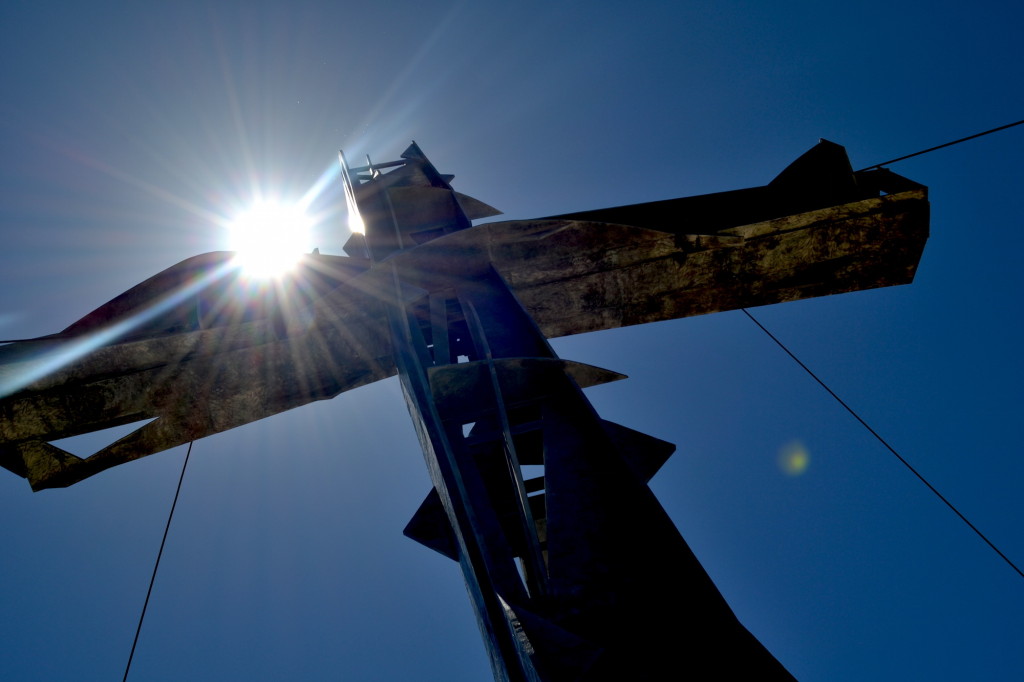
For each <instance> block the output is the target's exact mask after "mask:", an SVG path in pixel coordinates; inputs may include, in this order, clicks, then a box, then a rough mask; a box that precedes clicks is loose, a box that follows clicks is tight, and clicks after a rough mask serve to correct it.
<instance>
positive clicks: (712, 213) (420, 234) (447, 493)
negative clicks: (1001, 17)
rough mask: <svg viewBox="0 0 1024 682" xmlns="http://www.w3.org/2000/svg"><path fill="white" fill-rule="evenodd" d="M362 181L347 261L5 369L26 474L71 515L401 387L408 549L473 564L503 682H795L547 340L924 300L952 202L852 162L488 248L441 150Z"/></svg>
mask: <svg viewBox="0 0 1024 682" xmlns="http://www.w3.org/2000/svg"><path fill="white" fill-rule="evenodd" d="M342 177H343V180H344V183H345V190H346V196H347V198H348V202H349V211H350V213H351V215H352V216H354V217H359V218H361V220H362V223H363V225H364V226H365V232H364V233H361V234H360V233H357V234H354V235H353V237H352V238H351V239H350V240H349V242H348V243H347V244H346V246H345V251H346V253H347V254H348V256H347V257H341V256H328V255H322V254H319V253H317V252H314V253H313V254H310V255H308V256H305V257H304V259H303V261H302V263H301V264H300V267H298V268H297V269H296V271H295V272H294V273H292V274H291V275H289V276H288V278H286V279H285V280H283V282H282V283H281V286H278V287H272V288H269V290H267V289H266V288H251V287H248V286H246V283H245V281H244V278H242V277H241V276H240V275H239V273H238V271H237V268H236V267H234V265H233V262H232V254H230V253H226V252H218V253H210V254H204V255H200V256H196V257H193V258H190V259H188V260H185V261H183V262H181V263H179V264H177V265H175V266H173V267H171V268H169V269H167V270H165V271H163V272H161V273H159V274H157V275H155V276H154V277H152V278H150V279H148V280H146V281H144V282H142V283H141V284H139V285H137V286H135V287H134V288H132V289H130V290H128V291H127V292H125V293H123V294H121V295H120V296H118V297H117V298H115V299H113V300H112V301H110V302H108V303H106V304H105V305H103V306H101V307H100V308H98V309H97V310H95V311H93V312H92V313H90V314H89V315H87V316H86V317H84V318H83V319H81V320H79V321H78V322H75V323H74V324H72V325H71V326H70V327H68V328H67V329H65V330H64V331H62V332H59V333H57V334H52V335H50V336H46V337H41V338H38V339H29V340H24V341H18V342H13V343H8V344H7V345H3V346H0V465H2V466H4V467H5V468H7V469H9V470H10V471H12V472H14V473H16V474H18V475H21V476H24V477H26V478H27V479H28V480H29V483H30V484H31V485H32V488H33V490H40V489H43V488H53V487H63V486H67V485H70V484H72V483H75V482H77V481H80V480H82V479H84V478H86V477H88V476H91V475H93V474H96V473H98V472H100V471H103V470H104V469H107V468H109V467H112V466H115V465H117V464H121V463H124V462H127V461H130V460H133V459H138V458H140V457H144V456H146V455H149V454H152V453H155V452H159V451H161V450H166V449H168V448H171V447H174V446H177V445H180V444H183V443H187V442H189V441H192V440H195V439H198V438H202V437H204V436H207V435H210V434H212V433H217V432H219V431H224V430H227V429H230V428H233V427H236V426H240V425H242V424H245V423H248V422H251V421H255V420H257V419H262V418H263V417H267V416H270V415H273V414H276V413H278V412H282V411H284V410H287V409H290V408H293V407H298V406H300V405H303V404H306V403H309V402H311V401H313V400H321V399H327V398H332V397H334V396H336V395H338V394H339V393H341V392H343V391H346V390H349V389H351V388H355V387H357V386H361V385H364V384H367V383H370V382H373V381H377V380H379V379H383V378H386V377H389V376H392V375H394V374H398V375H399V377H400V379H401V385H402V388H403V391H404V394H405V397H406V401H407V404H408V407H409V412H410V414H411V415H412V419H413V423H414V425H415V428H416V432H417V434H418V436H419V440H420V443H421V445H422V448H423V454H424V457H425V458H426V462H427V468H428V470H429V472H430V477H431V480H432V482H433V485H434V488H433V490H431V491H430V494H429V495H427V498H426V499H425V500H424V502H423V504H422V505H421V506H420V508H419V510H418V511H417V512H416V514H415V515H414V517H413V519H412V520H411V521H410V523H409V525H408V526H407V528H406V529H405V534H406V535H408V536H409V537H410V538H412V539H414V540H416V541H418V542H420V543H422V544H424V545H426V546H427V547H430V548H431V549H434V550H436V551H438V552H440V553H441V554H444V555H445V556H447V557H450V558H451V559H453V560H455V561H457V562H458V563H459V565H460V567H461V569H462V574H463V577H464V579H465V582H466V586H467V588H468V591H469V595H470V599H471V601H472V604H473V608H474V611H475V613H476V617H477V621H478V623H479V626H480V630H481V632H482V634H483V639H484V642H485V644H486V646H487V649H488V653H489V655H490V660H491V665H492V669H493V672H494V677H495V679H496V680H507V681H515V682H519V681H544V682H554V681H568V680H580V681H584V680H585V681H587V682H596V681H605V680H607V681H612V680H616V681H618V680H650V679H669V678H671V679H684V678H690V677H692V678H693V679H726V678H728V679H744V680H745V679H757V680H769V679H782V680H787V679H792V677H791V676H790V674H789V673H788V672H787V671H786V670H785V668H784V667H783V666H782V665H781V664H780V663H779V662H778V661H776V660H775V658H774V657H773V656H772V655H771V654H770V653H769V652H768V651H767V650H766V649H765V648H764V647H763V646H762V645H761V644H760V643H759V642H758V641H757V640H756V639H755V638H754V637H753V636H752V635H751V634H750V633H749V632H748V631H747V630H746V629H745V628H744V627H743V625H741V624H740V622H739V621H738V620H737V619H736V617H735V615H734V614H733V613H732V611H731V609H730V608H729V606H728V605H727V604H726V602H725V600H724V599H723V598H722V596H721V594H720V593H719V592H718V590H717V588H716V587H715V585H714V583H713V582H712V580H711V579H710V578H709V577H708V575H707V573H706V572H705V571H704V569H703V568H702V567H701V565H700V563H699V562H698V561H697V559H696V558H695V556H694V555H693V553H692V552H691V551H690V549H689V547H688V546H687V544H686V542H685V541H684V540H683V538H682V537H681V536H680V534H679V532H678V531H677V530H676V528H675V526H674V525H673V523H672V522H671V520H670V519H669V517H668V515H667V514H666V513H665V511H664V510H663V509H662V507H661V505H660V504H659V503H658V501H657V500H656V499H655V497H654V495H653V494H652V492H651V491H650V489H649V488H648V486H647V482H648V481H649V480H650V479H651V477H652V476H653V475H654V474H655V473H656V472H657V471H658V469H659V468H660V467H661V465H662V464H663V463H664V462H665V461H666V460H667V458H668V457H669V455H671V454H672V452H673V450H674V449H675V448H674V446H673V445H671V444H670V443H666V442H664V441H661V440H658V439H657V438H654V437H652V436H648V435H645V434H642V433H639V432H637V431H633V430H631V429H629V428H627V427H625V426H620V425H618V424H614V423H612V422H609V421H606V420H604V419H602V418H601V417H600V416H599V415H598V414H597V413H596V412H595V411H594V408H593V407H592V406H591V404H590V403H589V402H588V400H587V399H586V397H585V396H584V394H583V391H582V390H581V389H584V388H586V387H588V386H593V385H596V384H601V383H605V382H609V381H614V380H617V379H621V378H623V377H622V375H620V374H617V373H615V372H612V371H609V370H605V369H599V368H596V367H592V366H588V365H584V364H580V363H576V362H572V361H570V360H563V359H560V358H559V357H558V356H557V355H556V354H555V352H554V351H553V350H552V348H551V346H550V345H549V343H548V340H547V339H548V338H550V337H557V336H563V335H567V334H579V333H583V332H589V331H595V330H599V329H609V328H613V327H620V326H626V325H632V324H640V323H645V322H654V321H658V320H666V319H673V318H679V317H686V316H690V315H698V314H703V313H710V312H715V311H720V310H730V309H736V308H741V307H749V306H758V305H766V304H771V303H778V302H782V301H789V300H796V299H801V298H808V297H813V296H823V295H828V294H834V293H841V292H847V291H853V290H858V289H866V288H872V287H879V286H888V285H894V284H904V283H908V282H910V281H911V280H912V279H913V276H914V272H915V269H916V267H917V263H918V260H919V258H920V255H921V251H922V249H923V247H924V243H925V240H926V239H927V234H928V201H927V192H926V189H925V188H924V187H923V186H921V185H918V184H916V183H914V182H912V181H910V180H907V179H906V178H902V177H900V176H898V175H896V174H894V173H892V172H890V171H888V170H884V169H878V170H870V171H860V172H856V173H855V172H853V171H852V169H851V167H850V163H849V161H848V159H847V156H846V152H845V150H844V149H843V148H842V147H840V146H838V145H835V144H833V143H830V142H825V141H822V142H821V143H819V144H818V145H817V146H815V147H814V148H812V149H811V150H810V151H809V152H807V153H806V154H804V155H803V156H802V157H800V158H799V159H798V160H797V161H795V162H794V163H793V164H791V165H790V166H789V167H788V168H786V169H785V170H784V171H783V172H782V173H781V174H780V175H779V176H778V177H776V178H775V179H774V180H773V181H772V182H770V183H769V184H768V185H765V186H763V187H756V188H752V189H744V190H737V191H732V192H722V193H718V194H709V195H703V196H697V197H689V198H683V199H671V200H667V201H658V202H653V203H647V204H637V205H632V206H621V207H617V208H608V209H600V210H593V211H585V212H581V213H571V214H565V215H558V216H551V217H547V218H540V219H536V220H526V221H506V222H494V223H486V224H478V225H473V223H472V221H474V220H477V219H481V218H486V217H490V216H493V215H496V214H497V213H498V212H497V211H495V210H494V209H492V208H491V207H490V206H487V205H486V204H484V203H482V202H480V201H477V200H476V199H473V198H471V197H467V196H465V195H462V194H460V193H458V192H456V191H454V190H453V189H452V188H451V185H450V184H449V183H450V182H451V180H452V177H451V176H447V175H442V174H441V173H439V172H438V171H437V170H436V169H435V168H434V166H433V165H432V164H431V163H430V161H429V160H428V159H427V157H426V156H425V155H424V154H423V152H422V151H421V150H420V149H419V147H418V146H416V144H415V143H414V144H413V145H412V146H410V147H409V148H408V149H407V150H406V151H405V153H404V154H402V158H401V160H399V161H393V162H388V163H376V164H375V163H372V162H370V160H369V159H367V163H366V165H363V166H359V167H352V166H349V165H348V164H347V163H346V162H345V159H344V157H342ZM197 406H201V407H202V409H197ZM141 420H150V421H148V422H147V423H146V424H145V425H143V426H141V427H140V428H139V429H137V430H136V431H135V432H133V433H131V434H130V435H128V436H125V437H124V438H122V439H120V440H118V441H117V442H115V443H113V444H111V445H109V446H107V447H105V448H103V449H101V450H99V451H98V452H96V453H95V454H93V455H92V456H89V457H86V458H79V457H77V456H75V455H72V454H70V453H68V452H65V451H64V450H62V449H60V448H58V447H56V446H55V445H52V444H51V441H56V440H59V439H62V438H67V437H70V436H74V435H78V434H81V433H87V432H91V431H96V430H100V429H105V428H108V427H112V426H118V425H125V424H131V423H134V422H138V421H141Z"/></svg>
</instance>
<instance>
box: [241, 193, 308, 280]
mask: <svg viewBox="0 0 1024 682" xmlns="http://www.w3.org/2000/svg"><path fill="white" fill-rule="evenodd" d="M310 223H311V221H310V219H309V217H308V216H307V215H306V214H305V213H304V212H303V211H302V209H301V208H299V207H298V206H288V205H284V204H278V203H272V202H259V203H257V204H254V205H253V206H252V207H250V208H249V210H248V211H246V212H245V213H243V214H242V215H240V216H238V218H236V219H235V221H234V222H233V223H232V224H231V234H230V249H231V250H232V251H234V252H235V254H236V255H235V259H236V262H237V263H238V265H239V267H241V268H242V271H243V272H245V273H246V274H247V275H250V276H253V277H280V276H281V275H283V274H285V273H286V272H288V271H289V270H291V268H292V267H294V266H295V264H296V263H297V262H298V260H299V257H300V256H302V254H304V253H308V252H309V250H310V246H309V241H310Z"/></svg>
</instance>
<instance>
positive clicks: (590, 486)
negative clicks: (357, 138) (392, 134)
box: [342, 144, 792, 682]
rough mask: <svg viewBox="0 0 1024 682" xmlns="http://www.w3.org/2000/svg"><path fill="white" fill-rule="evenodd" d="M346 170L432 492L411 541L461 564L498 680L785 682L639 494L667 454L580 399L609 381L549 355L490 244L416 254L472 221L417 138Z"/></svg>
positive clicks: (647, 496) (654, 506)
mask: <svg viewBox="0 0 1024 682" xmlns="http://www.w3.org/2000/svg"><path fill="white" fill-rule="evenodd" d="M342 160H343V176H344V179H345V182H346V192H347V196H348V197H349V199H350V210H351V211H354V212H358V214H359V215H360V216H361V218H362V222H363V224H364V225H365V227H366V234H365V237H364V240H365V242H364V244H359V245H358V246H359V248H365V249H366V253H368V254H369V256H370V257H371V259H372V260H373V261H374V268H377V269H378V270H379V271H381V272H384V273H386V279H387V284H386V285H385V286H384V290H385V294H384V296H385V298H386V300H387V305H388V324H389V329H390V334H391V339H392V344H393V349H394V350H393V352H394V357H395V362H396V366H397V368H398V372H399V376H400V378H401V382H402V387H403V391H404V394H405V397H406V400H407V403H408V406H409V412H410V414H411V416H412V418H413V422H414V425H415V427H416V432H417V434H418V436H419V440H420V443H421V446H422V448H423V453H424V456H425V458H426V462H427V467H428V470H429V472H430V476H431V480H432V482H433V484H434V490H433V491H432V493H431V494H430V495H429V496H428V498H427V500H426V501H425V502H424V504H423V505H422V506H421V508H420V510H419V511H418V512H417V514H416V516H415V517H414V518H413V521H412V522H411V523H410V525H409V527H408V528H407V529H406V534H407V535H409V536H410V537H413V538H414V539H416V540H418V541H420V542H422V543H424V544H426V545H427V546H429V547H432V548H433V549H436V550H438V551H440V552H441V553H443V554H445V555H446V556H449V557H451V558H452V559H455V560H456V561H458V562H459V564H460V566H461V567H462V572H463V576H464V579H465V581H466V585H467V588H468V591H469V594H470V597H471V601H472V603H473V607H474V611H475V613H476V616H477V620H478V623H479V625H480V629H481V632H482V634H483V636H484V641H485V643H486V645H487V648H488V652H489V654H490V658H491V663H492V669H493V672H494V676H495V679H496V680H500V681H509V682H520V681H523V682H526V681H529V682H532V681H544V682H556V681H562V680H587V681H594V682H596V681H604V680H607V681H609V682H610V681H611V680H623V679H632V680H645V679H664V676H665V675H666V674H672V675H673V676H676V677H679V678H685V677H686V676H687V675H690V676H693V677H694V678H695V679H707V678H719V677H721V678H726V677H729V678H736V679H759V680H764V679H769V680H771V679H781V680H790V679H792V678H791V676H790V675H789V674H788V673H787V672H786V671H785V669H784V668H783V667H782V666H781V665H780V664H779V663H778V662H777V661H776V660H775V659H774V658H773V657H772V656H771V654H770V653H768V652H767V650H765V649H764V647H763V646H761V644H760V643H759V642H758V641H757V640H756V639H754V637H753V636H752V635H750V633H749V632H747V630H746V629H745V628H744V627H743V626H742V625H741V624H740V623H739V621H738V620H737V619H736V617H735V616H734V615H733V613H732V611H731V610H730V609H729V607H728V605H727V604H726V603H725V601H724V599H723V598H722V596H721V595H720V594H719V592H718V590H717V589H716V588H715V586H714V584H713V583H712V582H711V580H710V578H709V577H708V576H707V574H706V573H705V572H704V570H703V568H702V567H701V566H700V564H699V562H698V561H697V559H696V558H695V557H694V555H693V553H692V552H691V551H690V549H689V547H688V546H687V545H686V543H685V541H684V540H683V538H682V537H681V536H680V535H679V532H678V531H677V530H676V528H675V527H674V525H673V524H672V522H671V520H670V519H669V518H668V515H667V514H666V513H665V511H664V510H663V509H662V507H661V505H660V504H659V503H658V502H657V500H656V499H655V498H654V495H653V493H651V491H650V489H649V488H648V486H647V481H648V480H649V479H650V478H651V476H653V474H654V473H655V472H656V471H657V469H658V468H659V467H660V465H661V464H662V463H663V462H664V461H665V459H667V457H668V456H669V455H670V454H671V452H672V451H673V450H674V447H673V446H671V445H670V444H668V443H664V442H662V441H659V440H657V439H655V438H652V437H650V436H646V435H644V434H641V433H638V432H636V431H632V430H630V429H627V428H625V427H622V426H619V425H616V424H612V423H611V422H608V421H605V420H602V419H601V418H600V417H599V416H598V415H597V413H596V412H595V411H594V409H593V407H592V406H591V405H590V403H589V401H588V400H587V399H586V397H585V396H584V395H583V392H582V390H581V388H583V387H586V386H588V385H593V384H595V383H601V382H604V381H609V380H613V379H616V378H621V376H620V375H616V374H615V373H613V372H608V371H607V370H600V369H597V368H593V367H587V366H585V365H580V364H579V363H572V362H566V361H563V360H561V359H559V358H558V356H557V355H556V354H555V352H554V351H553V350H552V348H551V346H550V345H549V344H548V342H547V340H546V339H545V338H544V336H543V334H542V333H541V332H540V330H539V329H538V327H537V325H536V324H535V323H534V321H533V320H532V319H531V317H530V315H529V314H528V313H527V312H526V310H525V309H524V308H523V306H522V305H521V304H520V303H519V301H518V300H517V299H516V297H515V295H514V293H513V292H512V290H511V289H510V288H509V286H508V285H507V283H506V282H505V281H504V280H503V279H502V277H501V275H500V274H499V273H498V272H497V271H496V270H495V269H494V268H493V267H492V266H491V265H490V263H489V262H488V261H487V257H486V250H485V249H480V250H477V251H474V252H465V253H458V254H455V253H452V254H448V257H446V258H444V259H442V260H441V261H439V260H438V258H437V257H436V253H437V251H436V249H435V250H434V256H432V257H429V258H426V257H423V248H421V245H426V244H427V243H428V242H433V244H432V245H431V246H432V247H437V246H438V245H441V248H443V245H444V241H443V239H444V237H445V235H447V234H450V233H452V232H455V231H460V230H465V229H471V225H470V220H469V218H468V217H467V215H466V212H465V211H464V210H463V208H462V205H461V203H460V198H459V197H460V195H457V194H456V193H455V192H453V191H452V189H451V187H450V186H449V184H448V180H449V178H448V177H446V176H442V175H441V174H439V173H438V172H437V171H436V170H435V169H434V167H433V166H432V165H431V164H430V162H429V161H428V160H427V159H426V157H425V156H424V155H423V154H422V152H421V151H420V150H419V148H418V147H417V146H416V145H415V144H414V145H413V146H412V147H410V148H409V149H408V150H407V151H406V152H405V154H403V161H400V162H390V163H388V164H380V165H376V166H375V165H373V164H370V163H368V165H367V166H365V167H361V168H349V167H347V165H345V164H344V157H342ZM385 169H386V170H388V172H384V173H382V172H381V170H385ZM438 240H440V241H438ZM353 248H355V245H353ZM439 263H440V265H439Z"/></svg>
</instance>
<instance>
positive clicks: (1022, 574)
mask: <svg viewBox="0 0 1024 682" xmlns="http://www.w3.org/2000/svg"><path fill="white" fill-rule="evenodd" d="M740 310H742V311H743V314H744V315H746V316H747V317H749V318H750V321H751V322H753V323H754V324H756V325H757V326H758V327H760V328H761V331H763V332H764V333H765V334H767V335H768V338H770V339H771V340H772V341H774V342H775V343H776V344H777V345H778V347H779V348H781V349H782V350H783V351H785V352H786V355H788V356H789V357H791V358H793V361H794V362H796V364H798V365H800V367H801V368H803V370H804V371H805V372H807V373H808V374H810V375H811V378H812V379H814V380H815V381H817V382H818V384H819V385H820V386H821V387H822V388H823V389H825V390H826V391H828V394H829V395H830V396H832V397H833V398H835V399H836V402H838V403H839V404H840V405H842V406H843V408H844V409H845V410H846V411H847V412H849V413H850V414H851V415H853V418H854V419H856V420H857V421H859V422H860V424H861V426H863V427H864V428H865V429H867V430H868V433H870V434H871V435H872V436H874V437H875V438H876V439H878V442H879V443H881V444H882V445H884V446H885V447H886V449H887V450H888V451H889V452H891V453H892V454H893V455H895V457H896V459H898V460H899V461H900V463H902V464H903V466H905V467H906V468H907V469H909V470H910V473H912V474H914V476H917V478H918V480H920V481H921V482H922V483H924V484H925V485H926V486H927V487H928V490H931V491H932V492H933V493H934V494H935V496H936V497H938V498H939V499H940V500H942V502H943V503H944V504H945V505H946V506H947V507H949V508H950V509H952V510H953V513H954V514H956V515H957V516H959V517H960V520H961V521H963V522H964V523H966V524H967V526H968V527H969V528H970V529H971V530H973V531H974V532H975V533H976V534H977V536H978V537H979V538H981V539H982V540H984V541H985V544H987V545H988V546H989V547H991V548H992V550H993V551H994V552H995V553H996V554H998V555H999V556H1000V557H1002V559H1003V561H1005V562H1006V563H1008V564H1009V565H1010V568H1012V569H1013V570H1015V571H1016V572H1017V575H1019V576H1020V577H1022V578H1024V572H1021V570H1020V569H1019V568H1017V565H1016V564H1014V563H1013V562H1012V561H1010V558H1009V557H1007V556H1006V555H1005V554H1003V553H1002V552H1001V551H999V548H998V547H996V546H995V545H994V544H993V543H992V541H991V540H989V539H988V538H987V537H985V534H984V533H982V532H981V531H980V530H978V529H977V527H975V525H974V524H973V523H971V522H970V521H968V520H967V517H966V516H964V515H963V514H961V513H960V510H959V509H957V508H956V507H955V506H953V503H952V502H950V501H949V500H947V499H946V498H945V497H944V496H943V494H942V493H940V492H939V491H938V490H937V489H936V488H935V486H933V485H932V484H931V483H929V482H928V480H927V479H926V478H925V477H924V476H922V475H921V474H920V473H919V472H918V471H917V469H915V468H914V467H913V466H911V464H910V462H908V461H907V460H905V459H904V458H903V457H902V456H901V455H900V453H898V452H896V450H895V448H893V447H892V446H891V445H889V443H888V442H887V441H886V440H885V439H884V438H882V437H881V436H880V435H879V434H878V432H877V431H875V430H874V429H873V428H871V426H870V425H869V424H868V423H867V422H866V421H864V420H863V419H862V418H861V416H860V415H859V414H857V413H856V412H855V411H854V410H853V408H852V407H850V406H849V405H847V404H846V402H845V401H843V399H842V398H840V397H839V396H838V395H836V393H835V391H833V390H832V389H831V388H829V387H828V385H827V384H826V383H825V382H824V381H822V380H821V379H819V378H818V375H817V374H815V373H814V372H812V371H811V369H810V368H809V367H808V366H807V365H805V364H804V363H803V362H801V361H800V358H798V357H797V356H796V355H794V354H793V351H791V350H789V348H787V347H786V345H785V344H784V343H782V341H779V339H778V338H776V336H775V335H774V334H772V333H771V332H770V331H768V329H767V328H766V327H765V326H764V325H763V324H761V323H760V322H758V320H757V318H756V317H754V316H753V315H751V314H750V311H748V310H747V309H746V308H740Z"/></svg>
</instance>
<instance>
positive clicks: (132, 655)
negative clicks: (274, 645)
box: [121, 441, 195, 682]
mask: <svg viewBox="0 0 1024 682" xmlns="http://www.w3.org/2000/svg"><path fill="white" fill-rule="evenodd" d="M193 442H195V441H191V442H189V444H188V450H187V451H186V452H185V462H184V464H182V465H181V476H180V477H179V478H178V489H177V490H175V491H174V501H173V502H171V513H170V514H168V515H167V526H166V527H165V528H164V537H163V539H162V540H161V541H160V551H159V552H157V553H156V563H155V564H153V575H152V576H151V577H150V579H149V589H148V590H146V601H145V602H143V604H142V613H141V614H139V626H138V627H137V628H135V639H134V640H132V650H131V653H129V654H128V664H127V665H126V666H125V667H124V677H123V678H122V680H121V682H127V680H128V672H129V671H130V670H131V669H132V659H133V658H135V647H136V646H137V645H138V643H139V633H140V632H142V621H143V620H144V619H145V618H146V607H147V606H149V596H150V595H151V594H153V583H155V582H156V570H157V569H158V568H160V557H161V556H163V554H164V545H165V544H166V543H167V532H168V531H169V530H170V529H171V519H173V518H174V508H175V507H176V506H178V494H179V493H181V482H182V481H184V480H185V467H187V466H188V458H189V455H191V454H192V443H193Z"/></svg>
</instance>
